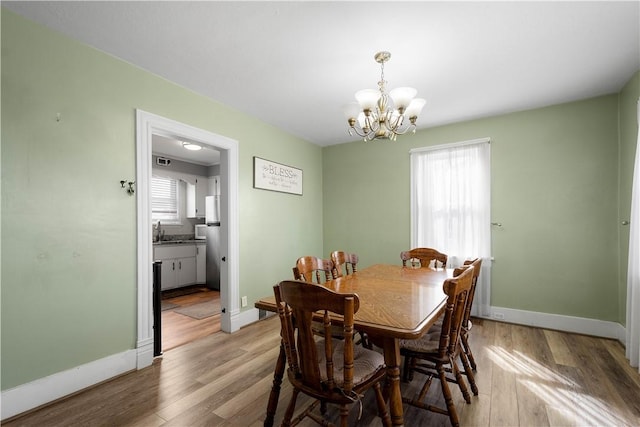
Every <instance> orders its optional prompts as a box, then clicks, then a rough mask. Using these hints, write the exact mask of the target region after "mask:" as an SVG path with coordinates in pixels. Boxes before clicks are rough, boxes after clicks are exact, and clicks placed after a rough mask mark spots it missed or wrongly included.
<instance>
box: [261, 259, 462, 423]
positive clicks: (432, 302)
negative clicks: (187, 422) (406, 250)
mask: <svg viewBox="0 0 640 427" xmlns="http://www.w3.org/2000/svg"><path fill="white" fill-rule="evenodd" d="M452 276H453V270H449V269H442V268H440V269H432V268H413V267H403V266H400V265H388V264H376V265H372V266H370V267H367V268H365V269H362V270H359V271H357V272H356V273H353V274H350V275H347V276H344V277H339V278H337V279H334V280H331V281H329V282H327V283H324V284H323V286H326V287H327V288H329V289H331V290H334V291H336V292H344V293H356V294H358V297H359V298H360V309H359V310H358V311H357V312H356V314H355V316H354V322H355V325H354V326H355V329H357V330H358V331H362V332H366V334H367V335H368V337H369V339H370V340H371V342H373V343H374V344H375V345H377V346H379V347H381V348H382V349H383V353H384V361H385V364H386V369H387V391H388V395H389V411H390V413H391V422H392V424H393V425H397V426H400V425H404V417H403V409H402V395H401V391H400V364H401V357H400V347H399V340H400V339H402V338H406V339H417V338H420V337H421V336H422V335H424V334H425V333H426V332H427V330H429V327H430V326H431V325H433V324H434V323H435V322H436V320H437V319H438V317H439V316H440V314H441V313H442V312H443V311H444V308H445V305H446V302H447V296H446V294H445V293H444V292H443V290H442V284H443V282H444V281H445V279H447V278H449V277H452ZM255 307H256V308H258V309H262V310H266V311H271V312H276V303H275V297H274V296H268V297H265V298H262V299H260V300H259V301H257V302H256V303H255ZM285 364H286V356H285V352H284V347H283V346H282V344H281V346H280V354H279V356H278V360H277V362H276V368H275V372H274V379H273V386H272V388H271V394H270V396H269V403H268V405H267V416H266V419H265V422H264V425H265V426H269V427H271V426H272V425H273V421H274V415H275V412H276V409H277V405H278V398H279V395H280V386H281V384H282V378H283V375H284V370H285Z"/></svg>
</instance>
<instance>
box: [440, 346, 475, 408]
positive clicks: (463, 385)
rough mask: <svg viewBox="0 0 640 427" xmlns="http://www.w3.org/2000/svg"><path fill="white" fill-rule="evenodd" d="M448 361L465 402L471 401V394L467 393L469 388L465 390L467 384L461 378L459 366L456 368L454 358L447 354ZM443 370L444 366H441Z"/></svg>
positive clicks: (456, 364)
mask: <svg viewBox="0 0 640 427" xmlns="http://www.w3.org/2000/svg"><path fill="white" fill-rule="evenodd" d="M449 363H450V364H451V371H452V372H453V375H454V377H455V379H456V382H457V383H458V387H460V391H461V392H462V396H463V397H464V400H465V402H467V403H471V395H470V394H469V390H467V384H466V383H465V382H464V379H463V378H462V374H461V373H460V368H458V363H457V362H456V360H455V359H454V358H453V357H451V355H449ZM442 369H443V370H444V371H445V372H446V370H445V368H444V367H443V368H442Z"/></svg>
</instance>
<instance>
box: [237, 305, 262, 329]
mask: <svg viewBox="0 0 640 427" xmlns="http://www.w3.org/2000/svg"><path fill="white" fill-rule="evenodd" d="M259 313H260V310H258V309H257V308H251V309H249V310H245V311H242V312H240V313H238V314H237V315H236V316H235V317H234V320H235V324H236V325H237V329H235V330H236V331H237V330H238V329H240V328H242V327H243V326H247V325H249V324H251V323H254V322H257V321H258V320H259V316H258V315H259Z"/></svg>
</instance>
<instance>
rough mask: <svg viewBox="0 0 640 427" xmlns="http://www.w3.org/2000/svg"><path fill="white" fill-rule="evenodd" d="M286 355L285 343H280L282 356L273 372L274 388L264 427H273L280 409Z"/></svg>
mask: <svg viewBox="0 0 640 427" xmlns="http://www.w3.org/2000/svg"><path fill="white" fill-rule="evenodd" d="M286 359H287V357H286V354H285V351H284V342H282V341H281V342H280V354H278V360H277V361H276V369H275V371H274V372H273V386H271V393H270V394H269V403H268V404H267V417H266V418H265V419H264V427H273V418H274V417H275V415H276V409H277V408H278V399H279V398H280V386H281V385H282V377H283V376H284V368H285V364H286Z"/></svg>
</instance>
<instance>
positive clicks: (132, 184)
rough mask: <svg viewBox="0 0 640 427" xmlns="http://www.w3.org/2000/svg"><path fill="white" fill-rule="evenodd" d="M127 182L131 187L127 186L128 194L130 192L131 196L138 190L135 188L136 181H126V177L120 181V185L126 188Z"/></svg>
mask: <svg viewBox="0 0 640 427" xmlns="http://www.w3.org/2000/svg"><path fill="white" fill-rule="evenodd" d="M125 184H127V185H128V186H129V187H128V188H127V194H129V195H130V196H133V194H134V193H135V192H136V190H135V188H133V186H134V185H135V184H136V182H135V181H125V180H124V179H123V180H122V181H120V186H121V187H122V188H125V186H124V185H125Z"/></svg>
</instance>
